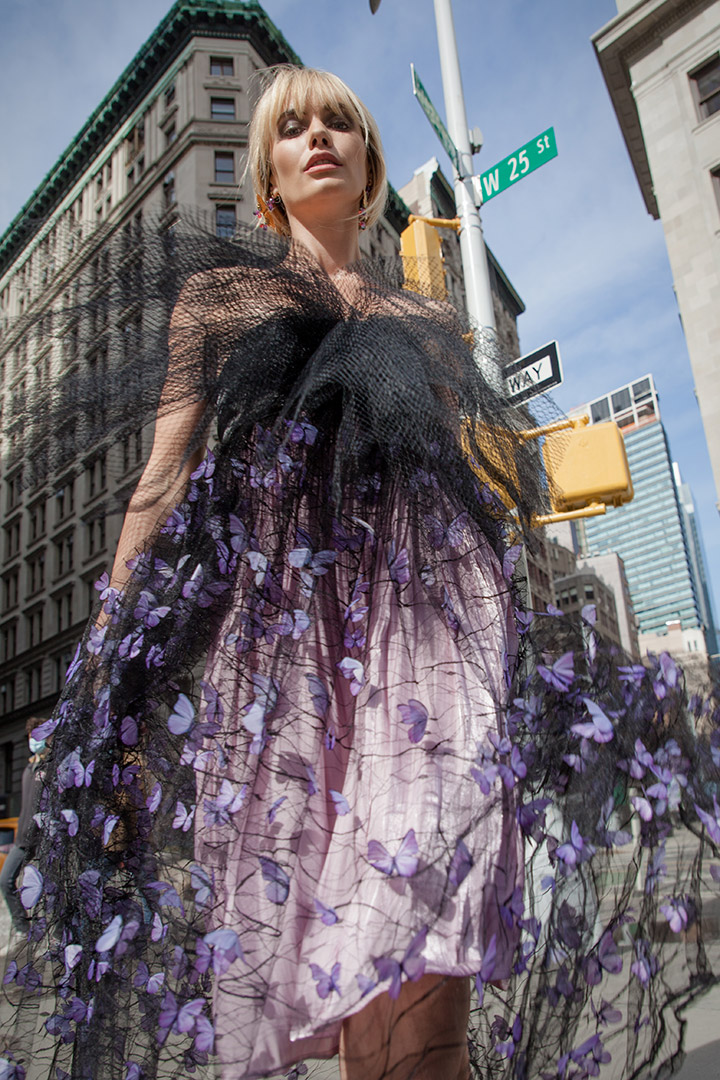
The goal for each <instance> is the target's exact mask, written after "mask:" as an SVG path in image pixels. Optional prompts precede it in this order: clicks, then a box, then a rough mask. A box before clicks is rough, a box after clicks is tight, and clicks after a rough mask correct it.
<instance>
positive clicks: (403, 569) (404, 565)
mask: <svg viewBox="0 0 720 1080" xmlns="http://www.w3.org/2000/svg"><path fill="white" fill-rule="evenodd" d="M386 557H387V564H388V570H389V572H390V580H391V581H392V582H393V583H394V584H395V585H407V583H408V581H409V580H410V565H409V557H408V552H407V548H400V550H399V551H397V549H396V547H395V541H394V540H391V541H390V543H389V544H388V546H387V552H386Z"/></svg>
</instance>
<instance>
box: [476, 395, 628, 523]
mask: <svg viewBox="0 0 720 1080" xmlns="http://www.w3.org/2000/svg"><path fill="white" fill-rule="evenodd" d="M470 423H471V421H469V420H466V421H465V422H464V423H463V426H462V429H461V440H462V446H463V449H464V451H465V453H466V454H467V455H468V457H469V458H470V464H471V467H472V469H473V471H474V472H475V473H477V475H478V477H479V478H480V479H481V480H482V481H484V482H486V483H488V484H489V485H490V486H491V487H492V488H493V490H495V491H496V492H497V493H498V495H499V496H500V498H501V499H502V501H503V502H504V503H505V505H506V506H507V507H508V509H512V507H513V506H514V503H515V500H514V498H513V494H512V493H513V491H517V490H518V483H519V478H518V473H517V468H516V466H515V460H514V450H515V448H516V446H517V441H518V439H519V440H521V441H524V442H530V441H531V440H533V439H542V440H543V445H542V455H543V463H544V465H545V473H546V476H547V482H548V493H549V496H550V505H551V507H552V510H553V513H551V514H543V515H539V516H536V517H535V518H533V521H532V524H533V525H534V526H539V525H551V524H553V522H556V521H567V520H568V519H571V518H580V517H596V516H597V515H598V514H604V513H605V510H606V508H607V507H608V506H620V505H622V504H623V503H627V502H630V500H631V499H632V497H633V485H632V479H631V477H630V466H629V465H628V459H627V454H626V452H625V442H624V440H623V437H622V432H621V431H620V428H619V427H618V426H617V424H614V423H612V422H610V423H606V424H593V425H592V426H591V427H588V426H587V424H588V417H587V416H582V417H580V418H579V419H574V420H558V421H556V422H555V423H552V424H546V425H545V426H544V427H538V428H531V429H529V430H527V431H504V430H502V429H500V428H491V427H488V426H487V425H484V424H479V423H476V424H475V438H476V440H477V442H478V443H479V444H480V445H481V446H482V447H483V449H484V451H485V453H486V456H487V459H488V461H494V462H495V463H496V467H495V469H494V470H493V471H494V475H493V476H490V475H488V473H487V472H486V471H485V470H484V469H483V468H482V467H481V466H480V465H479V463H478V462H477V461H475V459H474V458H473V457H472V455H471V452H470V439H469V428H468V425H469V424H470Z"/></svg>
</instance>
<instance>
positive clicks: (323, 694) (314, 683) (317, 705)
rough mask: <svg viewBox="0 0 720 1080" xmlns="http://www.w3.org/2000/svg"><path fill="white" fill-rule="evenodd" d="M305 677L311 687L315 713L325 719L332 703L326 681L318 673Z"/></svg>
mask: <svg viewBox="0 0 720 1080" xmlns="http://www.w3.org/2000/svg"><path fill="white" fill-rule="evenodd" d="M305 678H306V679H307V681H308V686H309V688H310V696H311V698H312V703H313V708H314V709H315V715H316V716H318V717H319V718H320V719H321V720H324V719H325V716H326V715H327V711H328V708H329V705H330V696H329V694H328V692H327V690H326V688H325V683H324V682H323V681H322V679H320V678H318V676H317V675H306V676H305Z"/></svg>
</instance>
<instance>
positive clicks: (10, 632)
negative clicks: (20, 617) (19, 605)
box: [0, 622, 17, 663]
mask: <svg viewBox="0 0 720 1080" xmlns="http://www.w3.org/2000/svg"><path fill="white" fill-rule="evenodd" d="M0 654H1V655H2V663H6V661H8V660H14V659H15V657H16V656H17V623H16V622H9V623H5V625H4V626H3V628H2V630H0Z"/></svg>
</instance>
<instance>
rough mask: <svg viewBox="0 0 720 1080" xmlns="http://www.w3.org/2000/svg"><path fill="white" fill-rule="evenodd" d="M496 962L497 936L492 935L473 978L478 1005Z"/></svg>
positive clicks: (481, 1000) (481, 1001)
mask: <svg viewBox="0 0 720 1080" xmlns="http://www.w3.org/2000/svg"><path fill="white" fill-rule="evenodd" d="M496 962H497V934H493V936H492V937H491V938H490V941H489V942H488V945H487V948H486V949H485V952H484V954H483V958H482V964H481V966H480V970H479V971H478V973H477V975H476V976H475V988H476V990H477V995H478V1000H479V1003H480V1005H482V1003H483V998H484V996H485V983H487V982H489V981H490V979H492V977H493V974H494V972H495V964H496Z"/></svg>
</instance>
